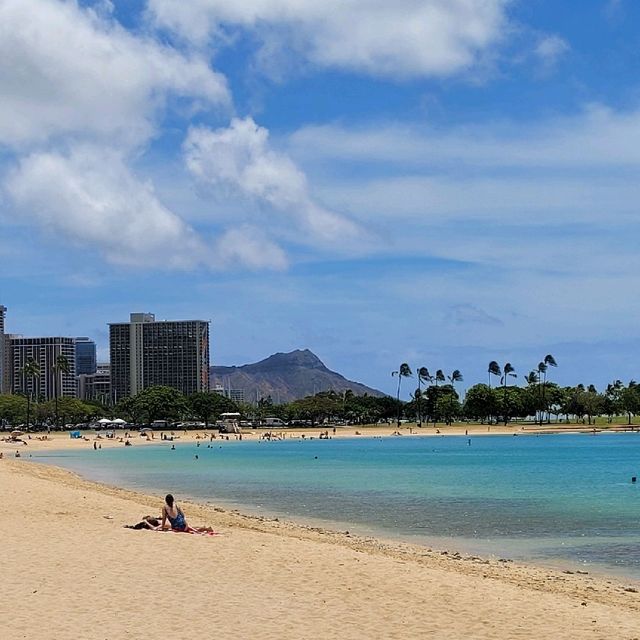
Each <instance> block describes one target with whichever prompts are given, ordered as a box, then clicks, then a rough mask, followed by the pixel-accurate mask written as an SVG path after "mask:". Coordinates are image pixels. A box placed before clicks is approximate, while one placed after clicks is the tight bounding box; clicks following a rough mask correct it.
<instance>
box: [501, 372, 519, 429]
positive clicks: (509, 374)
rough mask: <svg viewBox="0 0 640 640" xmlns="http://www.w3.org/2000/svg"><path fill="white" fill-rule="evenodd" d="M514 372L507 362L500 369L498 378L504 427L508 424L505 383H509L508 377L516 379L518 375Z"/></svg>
mask: <svg viewBox="0 0 640 640" xmlns="http://www.w3.org/2000/svg"><path fill="white" fill-rule="evenodd" d="M515 371H516V370H515V369H514V368H513V365H512V364H511V363H510V362H507V363H506V364H505V365H504V367H502V373H503V375H502V378H500V384H501V385H502V389H503V392H502V393H503V403H504V424H505V426H506V424H507V422H508V415H507V382H508V381H509V377H512V378H517V377H518V374H517V373H516V372H515Z"/></svg>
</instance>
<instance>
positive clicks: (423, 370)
mask: <svg viewBox="0 0 640 640" xmlns="http://www.w3.org/2000/svg"><path fill="white" fill-rule="evenodd" d="M417 373H418V392H417V394H416V403H417V406H418V426H419V427H422V383H423V382H424V383H425V384H427V383H428V382H431V381H432V380H433V376H432V375H431V374H430V373H429V369H427V367H420V368H419V369H418V371H417Z"/></svg>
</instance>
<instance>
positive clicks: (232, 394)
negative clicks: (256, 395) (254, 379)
mask: <svg viewBox="0 0 640 640" xmlns="http://www.w3.org/2000/svg"><path fill="white" fill-rule="evenodd" d="M211 391H212V392H213V393H217V394H218V395H220V396H224V397H225V398H229V400H233V401H234V402H244V389H231V387H229V388H226V387H224V386H223V385H221V384H216V385H215V386H214V387H213V389H211Z"/></svg>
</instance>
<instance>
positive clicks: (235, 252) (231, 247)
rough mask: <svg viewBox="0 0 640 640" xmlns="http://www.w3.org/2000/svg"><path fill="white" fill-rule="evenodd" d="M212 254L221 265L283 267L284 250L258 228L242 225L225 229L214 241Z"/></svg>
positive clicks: (284, 261)
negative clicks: (214, 245)
mask: <svg viewBox="0 0 640 640" xmlns="http://www.w3.org/2000/svg"><path fill="white" fill-rule="evenodd" d="M214 255H215V256H216V258H217V260H218V261H219V262H220V264H221V266H225V267H233V266H235V265H237V264H241V265H243V266H245V267H247V268H249V269H256V270H258V269H264V268H267V269H276V270H280V269H285V268H286V266H287V258H286V256H285V254H284V251H282V249H281V248H280V247H278V246H277V245H276V244H274V243H273V242H272V241H271V240H269V239H268V238H267V237H266V236H265V235H264V233H262V232H261V231H260V229H256V228H255V227H251V226H250V225H242V226H240V227H237V228H232V229H229V230H227V231H226V232H225V233H223V234H222V236H221V237H220V238H219V239H218V241H217V242H216V247H215V250H214Z"/></svg>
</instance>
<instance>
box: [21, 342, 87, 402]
mask: <svg viewBox="0 0 640 640" xmlns="http://www.w3.org/2000/svg"><path fill="white" fill-rule="evenodd" d="M9 345H10V346H9V348H10V349H11V362H12V367H13V371H12V374H13V375H12V378H13V384H12V391H13V393H23V394H27V393H28V394H30V395H32V396H33V397H36V398H42V399H43V400H53V399H54V398H55V397H56V395H57V396H58V397H59V398H60V397H69V398H75V397H76V395H77V383H76V342H75V339H74V338H63V337H51V338H22V337H16V336H12V337H11V338H10V340H9ZM59 356H64V357H65V358H66V360H67V364H68V367H69V371H68V373H65V372H64V371H62V370H61V369H60V368H59V367H58V366H57V365H58V357H59ZM30 360H33V361H34V362H35V363H36V364H37V365H38V368H39V374H38V375H34V376H28V375H26V373H25V372H24V367H25V365H26V364H27V362H29V361H30Z"/></svg>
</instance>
